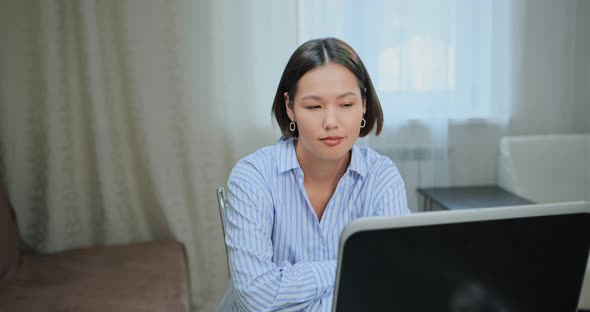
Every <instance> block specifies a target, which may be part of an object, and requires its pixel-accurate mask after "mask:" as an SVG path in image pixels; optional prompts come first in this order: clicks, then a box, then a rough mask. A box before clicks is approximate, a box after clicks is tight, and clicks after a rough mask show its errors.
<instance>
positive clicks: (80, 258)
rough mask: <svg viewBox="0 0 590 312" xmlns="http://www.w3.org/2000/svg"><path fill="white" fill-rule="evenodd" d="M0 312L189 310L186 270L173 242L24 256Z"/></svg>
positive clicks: (0, 288) (0, 296)
mask: <svg viewBox="0 0 590 312" xmlns="http://www.w3.org/2000/svg"><path fill="white" fill-rule="evenodd" d="M0 311H31V312H35V311H64V312H67V311H86V312H93V311H96V312H98V311H100V312H103V311H112V312H116V311H125V312H135V311H137V312H139V311H145V312H149V311H154V312H156V311H178V312H180V311H182V312H187V311H189V287H188V266H187V260H186V253H185V250H184V246H183V245H182V244H181V243H180V242H178V241H173V240H170V241H156V242H146V243H135V244H129V245H119V246H103V247H91V248H84V249H76V250H70V251H64V252H60V253H54V254H43V255H38V254H37V255H35V254H28V253H23V256H22V263H21V265H20V266H19V269H18V271H17V272H16V273H15V274H14V275H13V276H12V277H11V278H10V283H4V284H2V283H0Z"/></svg>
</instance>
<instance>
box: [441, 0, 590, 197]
mask: <svg viewBox="0 0 590 312" xmlns="http://www.w3.org/2000/svg"><path fill="white" fill-rule="evenodd" d="M573 2H576V5H575V6H564V5H563V3H562V2H561V1H551V0H540V1H530V0H529V1H523V2H522V6H520V7H519V9H520V10H522V11H521V12H517V14H521V15H520V19H519V20H518V22H519V23H520V24H519V27H522V29H523V32H522V35H521V36H520V37H518V36H517V37H515V38H514V40H515V43H517V45H516V46H517V47H518V46H519V45H520V48H519V50H518V51H517V55H519V57H518V58H517V59H516V60H515V66H514V67H515V68H514V72H515V74H516V79H517V80H516V87H515V90H514V94H513V97H514V103H513V110H512V116H511V119H510V121H509V124H508V125H507V127H503V126H498V125H492V124H486V123H482V122H477V123H463V124H453V125H451V127H450V129H449V144H450V145H451V147H452V158H451V168H450V170H451V181H450V183H451V184H452V185H476V184H494V183H496V162H497V155H498V153H499V146H498V145H499V140H500V137H501V136H502V135H527V134H549V133H579V132H590V87H589V86H590V36H589V35H588V34H590V22H589V20H590V1H585V0H578V1H573ZM525 12H526V13H525ZM553 14H569V15H571V18H569V17H568V18H565V19H557V20H562V21H563V24H561V25H559V24H554V21H553V19H552V18H551V16H553ZM517 18H518V17H517ZM562 30H565V33H564V32H563V31H562Z"/></svg>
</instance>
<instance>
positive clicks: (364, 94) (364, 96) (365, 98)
mask: <svg viewBox="0 0 590 312" xmlns="http://www.w3.org/2000/svg"><path fill="white" fill-rule="evenodd" d="M362 99H363V115H364V114H365V113H366V112H367V88H365V89H364V90H363V96H362Z"/></svg>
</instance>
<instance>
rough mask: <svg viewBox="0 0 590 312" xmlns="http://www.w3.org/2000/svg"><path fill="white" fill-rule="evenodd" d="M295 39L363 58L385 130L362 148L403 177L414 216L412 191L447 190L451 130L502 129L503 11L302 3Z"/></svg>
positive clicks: (383, 0)
mask: <svg viewBox="0 0 590 312" xmlns="http://www.w3.org/2000/svg"><path fill="white" fill-rule="evenodd" d="M298 21H299V27H298V31H299V32H298V39H299V41H300V42H303V41H306V40H308V39H310V38H315V37H326V36H332V37H339V38H341V39H343V40H345V41H347V42H348V43H350V44H351V45H352V46H353V48H355V50H356V51H357V52H358V53H359V54H360V56H361V58H362V59H363V61H364V63H365V65H366V66H367V68H368V70H369V73H370V74H371V77H372V79H373V84H374V85H375V87H376V89H377V93H378V95H379V98H380V100H381V105H382V107H383V110H384V115H385V128H384V131H383V133H382V134H381V135H380V136H379V137H368V138H366V139H364V140H362V141H363V142H362V143H361V144H368V145H369V146H372V147H374V148H375V149H376V150H378V151H379V152H381V153H382V154H384V155H387V156H390V157H391V158H392V159H393V160H394V163H396V165H397V166H398V169H399V170H400V172H401V173H402V176H403V177H404V180H405V182H406V188H407V190H408V202H409V206H410V208H411V209H412V210H414V211H417V210H418V206H419V203H418V198H417V194H416V192H415V189H416V188H417V187H429V186H446V185H448V184H449V182H450V174H451V172H450V167H449V166H450V165H449V164H450V162H449V159H450V157H452V153H453V148H452V146H450V144H449V140H448V129H449V122H450V121H464V120H473V119H477V120H485V121H486V122H488V121H491V122H495V123H502V124H503V123H506V121H507V117H508V115H507V113H506V112H507V108H508V107H509V106H508V105H507V103H508V102H509V101H507V99H506V98H502V97H503V96H507V94H509V93H510V89H509V88H510V86H511V85H512V84H511V82H510V72H509V70H508V69H509V68H510V62H511V56H510V54H509V53H508V51H509V49H510V44H511V33H510V29H511V26H510V25H511V22H512V17H511V7H510V3H509V1H503V0H500V1H492V0H486V1H477V2H474V1H468V0H437V1H432V0H419V1H416V0H394V1H390V0H373V1H364V2H358V1H353V0H340V1H326V2H321V1H312V0H300V1H299V6H298Z"/></svg>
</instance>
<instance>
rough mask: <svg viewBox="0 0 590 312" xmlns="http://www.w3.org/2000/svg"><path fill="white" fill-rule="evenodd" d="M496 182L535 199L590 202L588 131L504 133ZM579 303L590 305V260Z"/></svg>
mask: <svg viewBox="0 0 590 312" xmlns="http://www.w3.org/2000/svg"><path fill="white" fill-rule="evenodd" d="M498 184H499V185H500V186H501V187H502V188H504V189H506V190H508V191H510V192H512V193H514V194H517V195H519V196H521V197H524V198H526V199H529V200H531V201H533V202H536V203H555V202H569V201H579V200H582V201H589V202H590V134H556V135H538V136H513V137H503V138H502V139H501V142H500V156H499V158H498ZM579 306H580V308H584V309H590V263H589V265H588V266H587V267H586V276H585V278H584V286H583V289H582V297H581V298H580V305H579Z"/></svg>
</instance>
